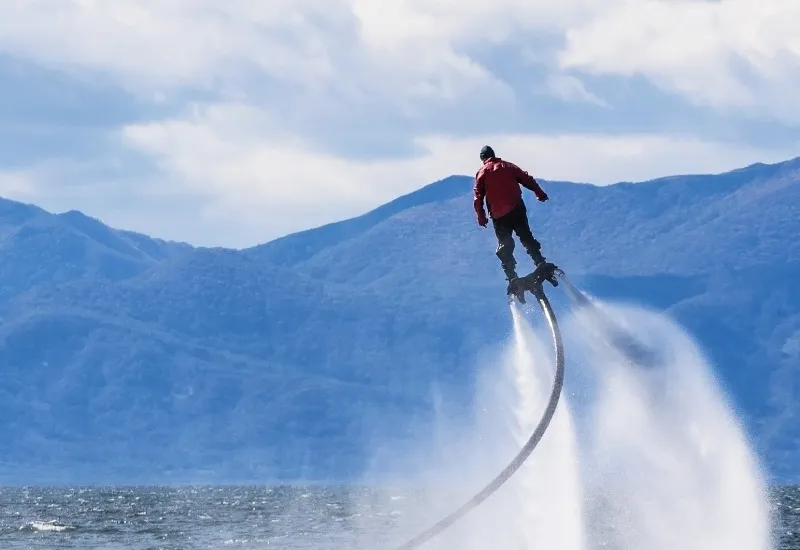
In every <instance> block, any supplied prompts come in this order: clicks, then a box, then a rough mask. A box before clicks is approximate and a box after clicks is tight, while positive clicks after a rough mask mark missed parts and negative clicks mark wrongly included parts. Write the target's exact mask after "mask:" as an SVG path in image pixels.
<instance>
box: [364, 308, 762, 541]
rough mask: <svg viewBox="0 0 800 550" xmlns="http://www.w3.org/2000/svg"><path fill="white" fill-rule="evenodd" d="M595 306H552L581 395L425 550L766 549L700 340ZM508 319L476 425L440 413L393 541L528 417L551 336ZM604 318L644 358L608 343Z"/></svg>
mask: <svg viewBox="0 0 800 550" xmlns="http://www.w3.org/2000/svg"><path fill="white" fill-rule="evenodd" d="M599 306H600V307H601V308H602V310H603V311H604V314H605V318H598V317H596V316H592V315H589V314H588V313H587V312H584V313H578V314H575V315H573V316H572V317H569V316H567V315H564V314H562V315H561V317H562V318H563V319H562V328H566V329H567V330H568V331H569V332H570V334H568V335H567V336H568V338H567V340H568V342H566V344H567V347H566V350H567V361H568V364H569V367H568V368H571V369H576V370H578V369H580V370H582V371H583V374H586V375H589V376H588V377H587V378H590V379H593V380H594V382H595V383H594V386H595V387H594V393H593V396H592V398H591V399H590V400H589V401H588V402H587V403H581V407H580V414H577V413H576V412H575V411H574V410H572V409H571V404H570V399H569V393H568V392H567V391H566V390H565V392H564V393H562V396H561V400H560V403H559V406H558V409H557V411H556V414H555V416H554V417H553V420H552V422H551V424H550V427H549V428H548V430H547V432H546V433H545V435H544V437H543V438H542V440H541V442H540V443H539V445H538V446H537V448H536V449H535V450H534V452H533V454H532V455H531V457H530V458H529V459H528V461H527V462H526V463H525V464H523V465H522V467H521V468H520V469H519V470H518V471H517V472H516V473H515V474H514V475H513V476H512V477H511V479H509V480H508V481H507V482H506V484H505V485H504V486H503V487H501V488H500V489H499V490H498V491H497V492H496V493H495V494H494V495H492V496H491V497H490V498H489V499H488V500H487V501H486V502H485V503H484V504H482V505H481V506H479V507H478V508H477V509H475V510H473V511H471V512H470V513H469V514H468V516H466V517H465V518H463V519H462V520H461V521H459V522H458V523H456V524H455V525H454V526H453V527H452V528H451V529H449V530H447V531H445V532H444V533H442V534H441V535H440V536H438V537H437V538H436V539H435V540H433V541H431V542H429V543H427V544H426V545H425V549H426V550H456V549H458V550H485V549H488V548H505V549H509V550H528V549H534V548H559V549H562V550H594V549H597V548H609V549H611V550H634V549H635V550H673V549H676V548H680V549H681V550H709V549H716V548H719V549H721V550H722V549H725V550H728V549H735V550H770V549H772V548H774V544H773V541H772V538H771V529H770V526H771V525H770V519H771V518H770V515H769V501H768V496H767V489H766V483H765V481H764V479H763V474H762V472H761V469H760V465H759V462H758V459H757V457H756V456H754V453H753V452H752V450H751V448H750V446H749V444H748V442H747V440H746V438H745V436H744V435H743V430H742V428H741V427H740V426H739V423H738V421H737V419H736V417H735V415H734V413H733V411H732V410H731V408H730V407H729V406H728V404H727V403H726V400H725V398H724V396H723V395H722V393H721V391H720V389H719V387H718V385H717V383H716V381H715V380H714V378H713V376H712V375H711V372H710V369H709V367H708V365H707V363H706V361H705V360H704V358H703V356H702V354H701V352H700V351H699V349H698V348H697V347H696V346H695V345H694V343H693V342H692V341H691V339H690V338H689V337H688V336H687V335H686V334H684V333H683V331H681V330H680V328H679V327H677V326H676V325H675V324H674V323H672V322H671V321H669V320H668V318H666V317H665V316H663V315H660V314H655V313H651V312H648V311H645V310H643V309H641V308H631V307H628V308H622V307H611V306H608V305H604V304H599ZM512 317H513V321H514V334H513V341H512V342H511V345H510V346H509V347H508V348H507V349H506V350H504V353H503V354H501V360H500V361H499V362H494V361H491V362H489V363H487V368H486V369H485V370H483V371H482V373H483V376H482V379H481V382H480V384H479V392H478V397H477V398H476V410H477V411H478V412H479V414H478V415H477V419H476V421H475V423H474V424H471V425H465V424H464V423H463V422H460V421H458V420H456V419H453V418H443V419H441V425H440V430H441V431H440V434H439V437H438V438H437V441H436V442H437V445H436V449H434V451H433V453H430V454H428V456H427V457H423V456H422V455H419V456H417V458H418V460H417V461H415V464H416V465H417V466H419V467H420V469H421V470H422V471H423V472H425V473H426V474H427V475H424V474H423V476H422V477H421V478H418V479H417V480H416V484H421V485H426V486H429V487H431V486H433V487H437V488H436V489H435V490H433V491H428V492H427V496H426V497H424V498H422V499H421V500H420V499H418V500H415V501H414V504H413V505H410V506H408V505H406V506H405V508H403V510H402V511H401V512H400V515H401V519H402V520H401V521H399V522H398V523H395V525H396V526H398V527H400V528H401V530H402V532H403V535H404V536H398V535H399V533H397V532H395V536H393V537H392V540H397V539H401V540H402V539H404V538H406V537H409V538H410V537H411V536H413V535H416V534H417V532H419V530H421V529H424V528H427V527H428V526H430V525H431V524H432V523H433V522H435V521H437V520H438V519H439V518H441V517H443V516H444V515H446V514H448V513H450V512H451V511H452V510H453V509H454V508H455V507H456V506H459V505H460V504H462V503H463V502H464V501H465V500H466V499H468V498H469V497H471V496H472V495H473V494H474V493H475V492H476V491H477V490H479V489H480V488H482V487H483V486H484V484H485V483H486V482H487V481H488V480H489V479H491V478H492V477H493V476H494V475H496V473H497V472H498V471H500V470H501V469H502V468H503V467H504V466H505V465H506V464H507V463H508V461H509V460H510V459H511V458H512V457H513V456H514V455H515V454H516V453H517V452H518V451H519V449H520V447H521V446H522V445H523V444H524V443H525V441H526V440H527V438H528V437H529V436H530V434H531V432H532V430H533V429H534V427H535V426H536V424H537V423H538V421H539V418H540V416H541V414H542V412H543V411H544V409H545V406H546V402H547V399H548V396H549V392H550V389H551V386H552V382H553V376H554V364H553V363H554V360H553V353H552V348H551V344H550V335H549V334H541V335H537V334H535V333H534V332H533V331H532V329H531V327H530V325H529V324H528V322H527V321H526V319H525V317H524V316H523V314H522V313H521V312H520V311H519V310H517V309H516V307H512ZM609 320H610V321H611V324H609V322H608V321H609ZM612 326H613V327H615V329H614V330H617V333H616V334H617V335H618V334H620V331H619V329H622V330H621V332H622V333H624V334H625V335H627V337H628V339H629V340H630V338H631V337H632V338H633V339H634V340H635V341H636V342H638V343H639V344H641V346H642V347H643V348H644V349H645V350H646V351H648V353H647V354H646V356H645V357H644V358H645V359H647V360H646V361H642V360H641V358H639V357H631V356H630V355H629V354H626V353H625V352H624V350H621V349H620V348H619V347H615V344H617V345H618V344H619V343H620V341H619V339H617V338H615V337H614V330H612ZM492 357H493V358H496V357H497V354H493V355H492ZM423 454H425V453H423ZM406 502H407V501H406ZM398 506H400V505H399V504H398ZM384 535H386V532H385V531H384ZM378 538H380V540H378ZM362 542H365V541H364V540H362ZM353 547H354V548H356V547H357V548H364V549H367V548H369V549H372V550H379V549H381V548H391V547H392V544H389V543H388V541H387V540H386V539H385V538H383V537H371V540H370V542H368V543H365V544H358V545H354V546H353Z"/></svg>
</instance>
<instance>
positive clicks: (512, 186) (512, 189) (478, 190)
mask: <svg viewBox="0 0 800 550" xmlns="http://www.w3.org/2000/svg"><path fill="white" fill-rule="evenodd" d="M520 185H523V186H524V187H526V188H527V189H530V190H531V191H533V192H534V193H535V194H536V198H538V199H540V200H542V199H544V198H546V197H547V195H546V194H545V192H544V191H543V190H542V188H541V187H540V186H539V183H538V182H537V181H536V180H535V179H534V178H533V176H531V175H530V174H528V173H527V172H525V171H524V170H523V169H522V168H520V167H519V166H517V165H516V164H514V163H513V162H508V161H507V160H503V159H501V158H491V159H487V160H486V161H485V162H484V163H483V166H481V169H480V170H478V173H477V174H475V188H474V193H475V199H474V201H473V205H474V206H475V214H477V216H478V223H481V222H483V221H486V213H485V212H484V210H483V200H484V198H485V199H486V204H487V206H488V207H489V215H490V216H491V217H492V219H497V218H500V217H502V216H504V215H506V214H508V213H509V212H511V211H512V210H513V209H514V207H515V206H517V205H518V204H519V203H520V201H521V200H522V189H521V188H520Z"/></svg>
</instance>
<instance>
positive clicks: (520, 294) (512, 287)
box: [503, 266, 525, 304]
mask: <svg viewBox="0 0 800 550" xmlns="http://www.w3.org/2000/svg"><path fill="white" fill-rule="evenodd" d="M503 271H504V272H505V274H506V280H507V281H508V287H507V288H506V294H507V295H509V296H515V297H516V298H517V300H519V301H520V303H523V304H524V303H525V291H524V290H523V289H522V288H521V287H520V285H519V284H518V279H519V277H518V276H517V271H516V269H514V266H503Z"/></svg>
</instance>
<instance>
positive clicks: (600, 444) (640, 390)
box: [570, 304, 773, 550]
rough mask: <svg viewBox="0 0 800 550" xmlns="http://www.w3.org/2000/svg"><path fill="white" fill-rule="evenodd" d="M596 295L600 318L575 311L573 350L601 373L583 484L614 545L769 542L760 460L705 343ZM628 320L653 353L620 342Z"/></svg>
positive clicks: (751, 545)
mask: <svg viewBox="0 0 800 550" xmlns="http://www.w3.org/2000/svg"><path fill="white" fill-rule="evenodd" d="M596 305H598V306H599V307H600V308H601V311H602V312H603V313H604V317H598V316H596V315H593V314H591V312H590V311H584V312H583V313H579V314H578V315H576V316H575V320H576V321H577V323H576V325H577V328H578V335H577V336H579V337H578V338H575V340H576V341H580V342H581V344H582V345H581V347H580V348H579V349H576V348H574V347H573V348H572V349H570V352H571V353H572V354H578V353H580V354H581V356H580V359H579V361H580V362H581V363H583V364H584V365H585V366H586V368H588V369H592V374H593V375H594V376H595V378H596V380H597V395H596V400H595V402H594V403H592V407H590V408H589V410H588V411H587V412H588V415H587V418H586V419H585V421H586V423H587V427H588V430H587V432H588V436H587V438H586V440H585V441H583V442H582V443H583V447H582V457H584V462H585V470H584V473H585V482H584V487H585V488H586V490H587V492H588V493H591V494H592V495H593V496H595V498H594V499H593V501H595V502H597V503H598V505H597V508H596V509H595V510H594V512H595V514H594V515H595V517H596V520H597V524H599V525H601V526H602V530H604V531H606V533H605V535H606V536H608V537H609V538H610V539H611V540H610V541H609V542H610V543H611V544H610V546H611V547H612V548H616V549H620V550H628V549H631V550H633V549H647V550H671V549H675V548H681V550H706V549H710V548H720V549H728V548H730V549H737V550H738V549H741V550H768V549H770V548H772V547H773V542H772V540H771V529H770V514H769V503H768V495H767V490H766V484H765V481H764V479H763V475H762V472H761V468H760V465H759V463H758V460H757V458H756V457H755V456H754V453H753V452H752V450H751V448H750V446H749V444H748V442H747V440H746V438H745V436H744V434H743V430H742V428H741V427H740V425H739V422H738V421H737V419H736V417H735V415H734V414H733V411H732V410H731V408H730V407H729V406H728V404H727V403H726V400H725V398H724V396H723V395H722V392H721V390H720V388H719V386H718V385H717V383H716V381H715V380H714V378H713V376H712V374H711V371H710V369H709V366H708V364H707V362H706V361H705V360H704V358H703V355H702V353H701V352H700V350H699V349H698V348H697V346H696V345H695V344H694V343H693V342H692V341H691V339H690V338H689V337H688V336H687V335H686V334H685V333H684V332H683V331H682V330H681V329H680V328H679V327H678V326H677V325H676V324H674V323H673V322H671V321H670V320H668V318H666V317H665V316H663V315H660V314H655V313H651V312H648V311H646V310H644V309H641V308H633V307H627V308H623V307H611V306H608V305H604V304H596ZM620 329H621V330H622V331H624V333H625V334H626V335H628V337H630V336H632V337H633V338H634V339H635V341H636V342H638V344H640V345H643V346H644V347H645V348H646V349H648V350H649V351H650V353H649V354H648V357H647V359H648V360H647V361H642V360H641V359H637V358H636V357H631V356H629V354H627V353H625V352H624V350H623V349H621V348H620V347H618V346H617V347H615V346H614V345H612V344H613V342H614V339H613V338H609V335H612V334H613V332H614V331H619V330H620ZM581 352H582V353H581ZM609 528H610V529H609ZM598 530H599V529H598ZM609 531H610V532H609ZM592 538H593V540H594V541H595V542H599V541H598V539H599V538H601V536H600V533H598V532H593V535H592Z"/></svg>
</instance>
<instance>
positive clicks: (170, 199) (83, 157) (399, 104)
mask: <svg viewBox="0 0 800 550" xmlns="http://www.w3.org/2000/svg"><path fill="white" fill-rule="evenodd" d="M798 28H800V2H798V1H797V0H758V1H754V0H716V1H715V0H668V1H659V0H559V1H558V2H554V1H552V0H493V1H491V2H487V1H485V0H226V1H225V2H219V1H218V0H4V1H3V2H2V3H0V81H2V83H3V85H2V86H1V87H0V140H1V142H2V144H3V146H2V147H0V196H2V197H5V198H9V199H13V200H19V201H23V202H26V203H33V204H36V205H38V206H41V207H43V208H46V209H48V210H50V211H54V212H62V211H66V210H70V209H75V210H80V211H82V212H84V213H86V214H87V215H90V216H93V217H96V218H99V219H101V220H102V221H103V222H105V223H107V224H109V225H112V226H113V227H118V228H123V229H130V230H134V231H139V232H142V233H146V234H148V235H152V236H155V237H159V238H164V239H172V240H180V241H186V242H189V243H192V244H195V245H201V246H226V247H234V248H243V247H248V246H252V245H255V244H258V243H263V242H266V241H269V240H271V239H274V238H276V237H279V236H281V235H285V234H287V233H290V232H294V231H298V230H303V229H307V228H310V227H315V226H318V225H321V224H324V223H328V222H331V221H336V220H340V219H345V218H348V217H351V216H354V215H358V214H360V213H363V212H365V211H368V210H369V209H371V208H374V207H376V206H378V205H380V204H382V203H384V202H387V201H389V200H391V199H393V198H395V197H397V196H399V195H402V194H405V193H408V192H411V191H413V190H415V189H418V188H420V187H422V186H424V185H426V184H428V183H431V182H433V181H436V180H439V179H442V178H444V177H447V176H449V175H452V174H464V175H470V176H471V175H474V174H475V171H476V170H477V169H478V167H479V164H480V161H479V159H478V152H479V150H480V147H481V146H482V145H484V144H490V145H492V146H493V147H494V148H495V151H496V152H497V154H498V155H499V156H501V157H504V158H507V159H509V160H512V161H514V162H516V163H518V164H520V165H521V166H522V167H523V168H524V169H526V170H528V171H529V172H530V173H531V174H533V175H534V176H536V177H541V178H543V179H545V180H547V179H550V180H569V181H580V182H588V183H594V184H598V185H605V184H610V183H614V182H617V181H641V180H647V179H651V178H656V177H660V176H667V175H674V174H684V173H717V172H724V171H727V170H730V169H735V168H738V167H741V166H746V165H748V164H751V163H754V162H779V161H782V160H787V159H790V158H794V157H797V156H800V152H798V151H799V150H800V149H798V144H800V102H798V101H797V100H796V97H797V92H796V90H797V88H798V86H800V33H798V32H797V29H798Z"/></svg>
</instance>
